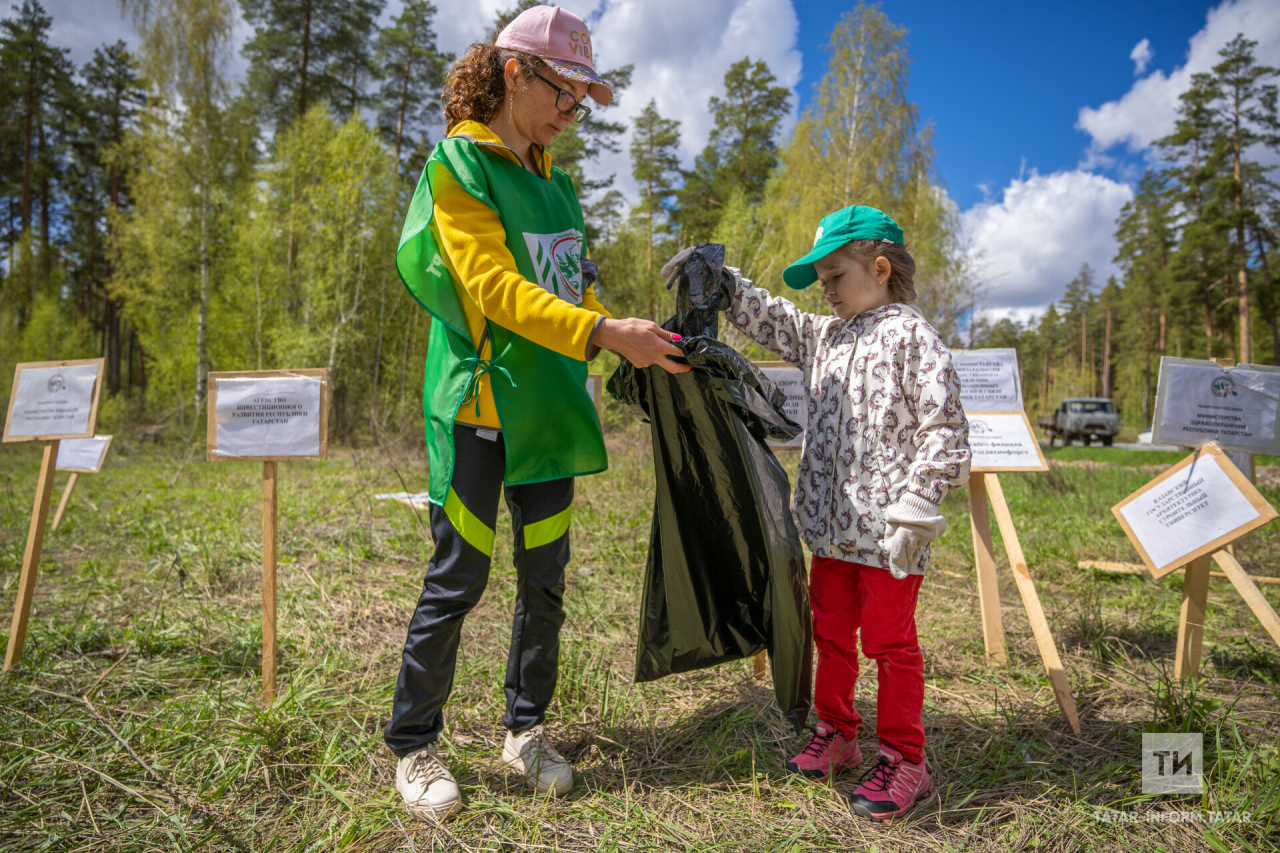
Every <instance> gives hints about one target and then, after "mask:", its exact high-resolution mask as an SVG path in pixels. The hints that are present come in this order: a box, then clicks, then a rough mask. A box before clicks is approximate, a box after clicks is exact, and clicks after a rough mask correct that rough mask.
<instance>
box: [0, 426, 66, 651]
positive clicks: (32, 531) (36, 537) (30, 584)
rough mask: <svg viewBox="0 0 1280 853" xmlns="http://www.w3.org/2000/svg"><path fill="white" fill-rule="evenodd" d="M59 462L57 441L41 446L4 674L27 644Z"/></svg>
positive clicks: (47, 442)
mask: <svg viewBox="0 0 1280 853" xmlns="http://www.w3.org/2000/svg"><path fill="white" fill-rule="evenodd" d="M57 462H58V440H57V439H54V440H52V441H46V442H45V443H44V456H43V457H42V458H41V460H40V479H39V481H38V482H37V483H36V499H35V505H34V506H33V507H32V508H31V526H30V527H28V528H27V550H26V551H24V552H23V553H22V574H21V575H20V576H19V577H18V598H17V600H16V601H14V602H13V623H12V624H11V626H10V628H9V646H8V648H7V649H5V653H4V671H5V672H8V671H9V670H11V669H13V667H14V664H16V663H17V662H18V660H19V659H20V658H21V657H22V647H23V645H24V644H25V643H26V642H27V619H28V617H30V616H31V598H32V596H33V595H34V594H35V591H36V570H37V569H38V568H39V567H40V550H41V548H43V547H44V526H45V522H47V521H48V520H49V498H50V497H51V496H52V495H53V473H54V467H55V466H56V465H57Z"/></svg>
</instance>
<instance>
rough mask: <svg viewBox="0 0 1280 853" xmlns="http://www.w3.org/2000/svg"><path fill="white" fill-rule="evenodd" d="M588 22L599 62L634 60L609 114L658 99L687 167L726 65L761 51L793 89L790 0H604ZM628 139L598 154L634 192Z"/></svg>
mask: <svg viewBox="0 0 1280 853" xmlns="http://www.w3.org/2000/svg"><path fill="white" fill-rule="evenodd" d="M591 27H592V30H591V32H592V40H593V41H594V42H595V47H596V57H597V59H596V63H597V67H598V68H614V67H617V66H619V65H626V64H627V63H634V64H635V73H634V75H633V76H632V83H631V87H630V88H629V89H627V90H626V91H625V92H624V93H623V94H622V96H621V98H620V100H619V108H618V109H617V110H613V111H611V114H610V117H611V118H612V119H614V120H618V119H619V118H621V119H625V120H626V121H627V123H628V124H630V121H631V119H632V118H633V117H634V116H636V115H637V114H639V112H640V111H641V110H642V109H644V107H645V105H646V104H648V103H649V100H650V99H651V98H652V99H654V100H656V102H657V106H658V112H660V113H661V114H662V115H663V117H665V118H673V119H677V120H679V122H680V140H681V159H682V160H683V161H684V164H685V166H686V167H688V166H690V165H691V164H692V162H693V159H694V158H695V157H696V156H697V155H698V153H699V152H701V151H702V149H703V148H704V147H705V146H706V144H707V138H708V136H709V135H710V133H711V128H712V117H711V114H710V113H709V112H708V111H707V101H708V100H710V99H711V97H712V96H713V95H717V94H721V93H722V92H723V87H724V75H725V72H726V71H728V70H729V66H730V65H732V64H733V63H735V62H737V61H738V60H740V59H742V58H743V57H746V56H750V57H751V59H752V60H753V61H754V60H760V59H762V60H764V61H765V63H766V64H768V66H769V68H770V70H771V71H772V72H773V74H774V75H775V76H776V77H777V78H778V82H777V85H781V86H786V87H788V88H790V89H791V90H792V92H793V93H794V91H795V87H796V84H797V83H799V81H800V59H801V58H800V52H799V50H797V49H796V46H795V45H796V36H797V33H798V31H799V27H800V23H799V20H798V19H797V17H796V12H795V9H794V7H793V6H792V4H791V0H701V2H698V3H689V2H688V0H607V2H605V4H604V6H603V9H602V10H601V12H600V15H599V18H598V20H592V21H591ZM792 107H793V110H794V107H795V99H794V98H793V99H792ZM627 144H628V143H627V142H624V144H623V150H622V152H621V153H619V154H616V155H609V156H608V157H606V158H602V160H603V162H601V163H600V164H599V168H600V171H601V172H603V173H604V174H609V173H616V174H617V176H618V182H617V183H618V186H619V188H620V189H622V191H623V192H625V193H627V194H628V195H634V183H633V181H632V179H631V160H630V155H629V154H628V152H627Z"/></svg>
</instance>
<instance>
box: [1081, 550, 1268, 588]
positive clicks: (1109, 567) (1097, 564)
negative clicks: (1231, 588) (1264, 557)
mask: <svg viewBox="0 0 1280 853" xmlns="http://www.w3.org/2000/svg"><path fill="white" fill-rule="evenodd" d="M1214 559H1217V557H1216V556H1215V557H1214ZM1076 568H1078V569H1097V570H1098V571H1100V572H1116V573H1117V574H1125V575H1145V574H1146V573H1147V567H1146V566H1144V565H1142V564H1141V563H1109V562H1107V561H1106V560H1081V561H1080V562H1078V563H1076ZM1186 573H1187V570H1186V569H1174V570H1173V571H1172V572H1170V574H1174V575H1185V574H1186ZM1209 577H1211V578H1220V579H1222V580H1227V579H1229V578H1230V577H1231V576H1230V575H1228V574H1226V573H1225V572H1209ZM1249 583H1254V584H1259V583H1261V584H1271V583H1274V584H1280V578H1255V577H1250V578H1249Z"/></svg>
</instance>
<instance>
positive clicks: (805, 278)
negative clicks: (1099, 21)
mask: <svg viewBox="0 0 1280 853" xmlns="http://www.w3.org/2000/svg"><path fill="white" fill-rule="evenodd" d="M844 244H845V241H844V240H831V241H823V242H820V243H818V245H816V246H814V247H813V249H811V250H810V252H809V254H807V255H805V256H804V257H803V258H800V259H799V260H796V261H792V262H791V263H790V264H789V265H788V266H787V268H786V269H784V270H783V271H782V280H783V281H784V282H785V283H786V285H787V287H790V288H791V289H792V290H804V289H805V288H806V287H808V286H809V285H811V284H813V283H814V282H815V281H817V280H818V272H817V270H815V269H814V268H813V262H814V261H818V260H821V259H822V258H825V257H826V256H827V255H829V254H831V253H832V252H834V251H835V250H836V249H839V248H840V247H841V246H843V245H844Z"/></svg>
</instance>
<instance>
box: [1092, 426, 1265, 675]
mask: <svg viewBox="0 0 1280 853" xmlns="http://www.w3.org/2000/svg"><path fill="white" fill-rule="evenodd" d="M1111 512H1112V513H1113V514H1114V515H1115V517H1116V521H1118V522H1120V526H1121V527H1122V528H1123V529H1124V532H1125V535H1127V536H1128V537H1129V541H1130V542H1132V543H1133V546H1134V547H1135V548H1136V549H1137V550H1138V554H1139V555H1141V557H1142V562H1143V563H1145V564H1146V566H1147V568H1148V569H1150V571H1151V574H1152V576H1153V577H1156V578H1162V577H1164V576H1165V575H1167V574H1169V573H1170V572H1173V571H1175V570H1176V569H1178V568H1179V567H1180V566H1186V571H1185V573H1184V574H1183V578H1182V611H1181V613H1180V614H1179V616H1178V647H1177V651H1176V653H1175V656H1174V662H1173V673H1174V676H1175V677H1176V678H1195V677H1197V676H1198V675H1199V673H1200V657H1201V649H1202V647H1203V643H1204V623H1205V604H1206V601H1207V599H1208V595H1209V574H1210V572H1209V564H1210V561H1211V560H1212V561H1215V562H1217V564H1218V567H1219V568H1221V569H1222V570H1223V572H1224V573H1225V574H1226V576H1227V578H1228V579H1229V580H1230V581H1231V583H1232V584H1234V585H1235V587H1236V590H1237V591H1238V592H1239V593H1240V596H1241V597H1242V598H1244V600H1245V602H1246V603H1247V604H1248V605H1249V607H1250V609H1251V610H1253V612H1254V614H1255V615H1256V616H1257V617H1258V619H1259V621H1261V622H1262V625H1263V627H1264V628H1265V629H1266V630H1267V633H1269V634H1270V635H1271V638H1272V639H1274V640H1275V641H1276V643H1277V645H1280V617H1277V616H1276V612H1275V610H1273V609H1272V607H1271V605H1270V604H1269V603H1268V602H1267V600H1266V598H1265V597H1263V595H1262V593H1261V592H1259V591H1258V587H1257V586H1256V585H1255V584H1254V582H1253V581H1252V580H1251V579H1250V578H1249V575H1248V573H1246V572H1245V570H1244V567H1242V566H1241V565H1240V563H1239V562H1238V561H1237V560H1236V558H1235V557H1234V556H1233V555H1231V554H1230V553H1228V552H1227V551H1226V548H1227V546H1228V545H1229V544H1230V543H1232V542H1234V541H1235V540H1236V539H1239V538H1240V537H1241V536H1243V535H1245V534H1246V533H1248V532H1250V531H1252V530H1257V529H1258V528H1259V527H1262V526H1263V525H1265V524H1269V523H1270V522H1271V521H1272V519H1274V518H1276V517H1277V513H1276V511H1275V509H1273V508H1272V506H1271V505H1270V504H1269V503H1267V501H1266V498H1264V497H1263V496H1262V495H1261V494H1260V493H1259V492H1258V490H1257V489H1256V488H1254V487H1253V484H1252V483H1250V482H1249V480H1248V478H1247V477H1245V475H1244V474H1243V473H1241V471H1240V469H1238V468H1237V467H1236V466H1235V464H1233V463H1232V461H1231V458H1230V457H1229V456H1228V455H1227V453H1226V452H1225V451H1223V449H1222V448H1221V447H1220V446H1219V445H1218V444H1217V443H1216V442H1210V443H1209V444H1206V445H1204V446H1202V447H1201V448H1199V449H1198V450H1197V451H1196V452H1195V453H1193V454H1192V455H1190V456H1188V457H1187V458H1186V459H1184V460H1182V461H1181V462H1179V463H1178V464H1177V465H1174V466H1173V467H1172V468H1170V469H1169V470H1168V471H1166V472H1164V473H1163V474H1161V475H1160V476H1159V477H1156V478H1155V479H1154V480H1152V481H1151V482H1150V483H1147V484H1146V485H1145V486H1143V487H1142V488H1141V489H1138V491H1136V492H1134V493H1133V494H1132V495H1129V497H1127V498H1125V499H1124V500H1122V501H1121V502H1120V503H1118V504H1116V505H1115V506H1114V507H1112V508H1111Z"/></svg>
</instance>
